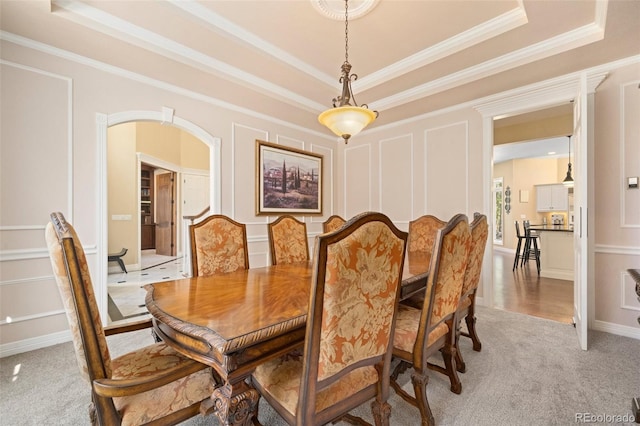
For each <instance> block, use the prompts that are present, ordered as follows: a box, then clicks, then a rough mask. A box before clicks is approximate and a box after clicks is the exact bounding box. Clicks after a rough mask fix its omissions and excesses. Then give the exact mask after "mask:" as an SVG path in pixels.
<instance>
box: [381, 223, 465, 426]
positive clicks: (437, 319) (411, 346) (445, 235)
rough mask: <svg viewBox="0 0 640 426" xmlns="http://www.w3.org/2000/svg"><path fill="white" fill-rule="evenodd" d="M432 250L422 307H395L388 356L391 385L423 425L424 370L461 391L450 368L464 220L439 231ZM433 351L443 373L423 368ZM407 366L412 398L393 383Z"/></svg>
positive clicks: (426, 417)
mask: <svg viewBox="0 0 640 426" xmlns="http://www.w3.org/2000/svg"><path fill="white" fill-rule="evenodd" d="M433 247H434V249H433V254H432V256H431V265H430V267H429V278H428V280H427V285H426V289H425V298H424V300H425V303H424V304H423V306H422V309H417V308H415V307H412V306H407V305H404V304H400V307H399V310H398V320H397V322H396V331H395V338H394V342H393V346H394V348H393V355H394V357H396V358H397V359H399V360H401V362H400V363H399V364H398V365H397V366H396V368H395V369H394V371H393V374H392V376H391V386H392V387H393V388H394V389H395V391H396V393H397V394H398V395H399V396H400V397H402V398H403V399H404V400H406V401H407V402H409V403H411V404H413V405H415V406H417V407H418V408H419V410H420V416H421V418H422V425H433V424H434V418H433V414H432V413H431V408H430V407H429V402H428V401H427V383H428V381H429V376H428V373H427V369H428V368H432V369H435V370H437V371H440V372H442V373H444V374H446V375H447V376H449V380H450V382H451V390H452V391H453V392H455V393H460V392H461V390H462V385H461V384H460V379H459V378H458V375H457V372H456V366H455V351H456V347H455V345H456V324H454V321H455V314H456V311H457V309H458V304H459V301H460V294H461V292H462V285H463V283H464V276H465V271H466V268H467V262H468V258H469V250H470V249H471V235H470V232H469V223H468V221H467V216H465V215H462V214H459V215H456V216H454V217H453V218H452V219H451V220H450V221H449V222H448V223H447V225H446V226H445V227H444V228H442V229H440V230H438V232H437V234H436V238H435V244H434V246H433ZM438 351H440V353H441V354H442V358H443V360H444V364H445V367H444V368H442V367H440V366H437V365H433V364H429V363H427V360H428V359H429V357H430V356H432V355H433V354H435V353H436V352H438ZM411 366H412V367H413V369H414V372H413V374H412V375H411V381H412V383H413V389H414V395H415V397H414V396H412V395H410V394H409V393H408V392H406V391H405V390H404V389H402V387H401V386H400V385H399V384H398V382H397V379H398V376H399V375H400V374H402V373H403V372H404V371H405V370H406V369H407V368H408V367H411Z"/></svg>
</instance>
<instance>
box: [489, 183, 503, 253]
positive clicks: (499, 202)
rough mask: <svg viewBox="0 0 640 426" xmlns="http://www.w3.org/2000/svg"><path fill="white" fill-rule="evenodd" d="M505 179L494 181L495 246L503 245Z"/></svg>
mask: <svg viewBox="0 0 640 426" xmlns="http://www.w3.org/2000/svg"><path fill="white" fill-rule="evenodd" d="M502 186H503V178H501V177H499V178H495V179H493V189H492V191H491V192H492V198H493V229H494V232H493V244H497V245H502V244H503V242H502V235H503V233H502V227H503V214H502V212H503V210H504V203H503V199H504V195H503V188H502Z"/></svg>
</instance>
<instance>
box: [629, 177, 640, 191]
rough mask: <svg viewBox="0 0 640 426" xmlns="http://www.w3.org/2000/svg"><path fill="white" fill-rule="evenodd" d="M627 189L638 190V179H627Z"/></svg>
mask: <svg viewBox="0 0 640 426" xmlns="http://www.w3.org/2000/svg"><path fill="white" fill-rule="evenodd" d="M627 189H638V177H637V176H636V177H628V178H627Z"/></svg>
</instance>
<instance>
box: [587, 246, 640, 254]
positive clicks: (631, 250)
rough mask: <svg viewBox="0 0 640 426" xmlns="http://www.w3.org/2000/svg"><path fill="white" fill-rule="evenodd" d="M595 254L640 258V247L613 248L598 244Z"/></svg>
mask: <svg viewBox="0 0 640 426" xmlns="http://www.w3.org/2000/svg"><path fill="white" fill-rule="evenodd" d="M594 252H595V254H619V255H624V256H640V247H638V246H611V245H605V244H596V245H595V247H594Z"/></svg>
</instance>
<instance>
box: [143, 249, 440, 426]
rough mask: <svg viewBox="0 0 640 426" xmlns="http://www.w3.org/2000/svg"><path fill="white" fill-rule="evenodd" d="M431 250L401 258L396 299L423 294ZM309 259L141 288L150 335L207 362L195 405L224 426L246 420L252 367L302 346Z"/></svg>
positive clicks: (254, 395) (252, 404) (250, 411)
mask: <svg viewBox="0 0 640 426" xmlns="http://www.w3.org/2000/svg"><path fill="white" fill-rule="evenodd" d="M430 257H431V256H430V254H429V253H424V252H413V253H407V254H406V255H405V263H404V267H403V275H402V284H401V290H400V299H401V300H402V299H406V298H409V297H411V296H413V295H415V294H417V293H419V292H421V291H425V286H426V282H427V278H428V275H429V264H430ZM313 267H314V263H313V262H312V261H309V262H301V263H293V264H279V265H272V266H265V267H259V268H250V269H242V270H237V271H235V272H229V273H224V274H215V275H210V276H198V277H191V278H184V279H176V280H171V281H163V282H157V283H152V284H147V285H145V286H144V288H145V290H146V297H145V304H146V307H147V309H148V311H149V313H150V314H151V316H152V322H153V327H154V332H155V333H156V334H157V336H158V337H159V338H161V339H162V340H163V341H164V342H165V343H166V344H167V345H169V346H170V347H172V348H173V349H175V350H176V351H177V352H179V353H181V354H183V355H185V356H187V357H189V358H192V359H194V360H197V361H199V362H202V363H204V364H207V365H209V366H211V367H212V371H213V375H214V379H215V380H216V383H217V384H216V386H215V387H214V390H213V393H212V395H211V398H209V399H207V400H205V401H204V402H203V403H202V404H201V408H200V411H201V413H202V414H210V413H213V414H214V415H215V416H216V417H217V418H218V419H219V421H220V423H221V424H223V425H250V424H252V422H253V417H254V416H255V415H256V414H257V408H258V401H259V394H258V392H257V391H256V390H255V389H254V388H253V387H252V386H251V384H250V383H249V380H247V379H248V378H249V376H250V375H251V373H252V372H253V371H254V370H255V368H256V366H258V365H259V364H261V363H263V362H265V361H266V360H269V359H271V358H274V357H277V356H280V355H282V354H285V353H287V352H289V351H291V350H294V349H297V348H302V346H303V345H304V337H305V331H306V320H307V308H308V305H309V297H310V289H311V284H312V276H313Z"/></svg>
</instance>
